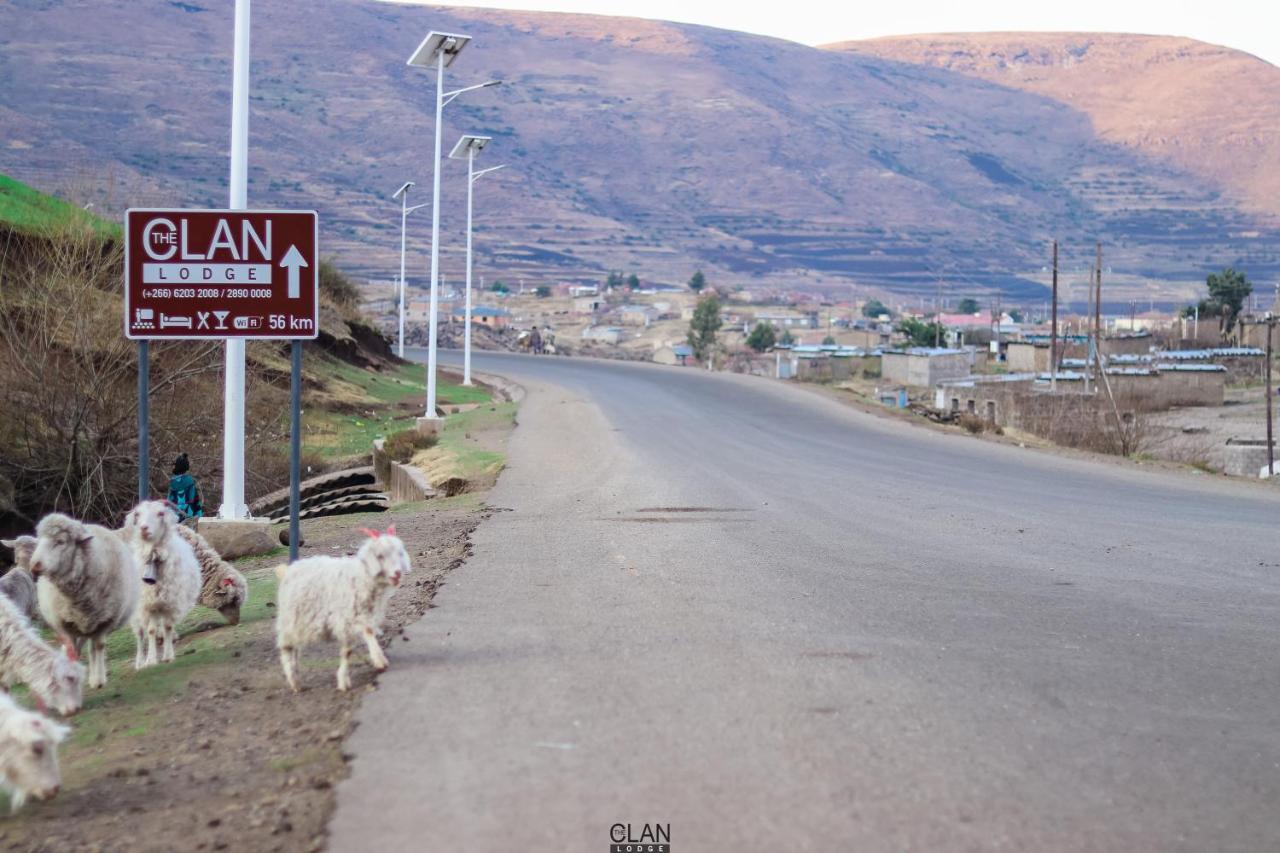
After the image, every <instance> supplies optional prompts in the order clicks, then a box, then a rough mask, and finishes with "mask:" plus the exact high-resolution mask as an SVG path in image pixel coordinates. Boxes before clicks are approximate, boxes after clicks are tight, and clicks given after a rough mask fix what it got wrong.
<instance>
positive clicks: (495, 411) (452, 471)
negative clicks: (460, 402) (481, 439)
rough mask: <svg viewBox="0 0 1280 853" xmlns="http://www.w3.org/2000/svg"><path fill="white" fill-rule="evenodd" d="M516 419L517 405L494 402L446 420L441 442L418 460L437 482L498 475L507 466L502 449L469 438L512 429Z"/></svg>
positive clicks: (418, 456)
mask: <svg viewBox="0 0 1280 853" xmlns="http://www.w3.org/2000/svg"><path fill="white" fill-rule="evenodd" d="M515 419H516V404H515V403H494V404H493V405H490V406H481V407H480V408H477V409H472V410H471V411H469V412H460V413H459V414H456V415H450V416H449V417H448V418H446V419H445V423H444V429H442V430H441V431H440V441H439V443H438V444H437V445H436V446H435V447H434V448H432V449H430V450H427V451H425V452H423V453H420V454H419V455H417V456H415V457H414V463H415V464H416V465H418V466H419V467H420V468H422V469H423V470H425V471H427V474H428V476H429V477H430V478H431V479H432V480H433V482H439V481H440V480H441V479H444V478H447V477H462V478H463V479H465V480H477V479H482V478H485V477H493V476H496V475H497V474H498V473H499V472H500V471H501V470H502V468H503V466H504V465H506V461H507V457H506V454H504V453H503V452H502V451H500V450H490V449H487V448H485V447H481V446H477V445H476V444H475V443H474V442H472V440H471V439H469V438H468V435H473V434H476V433H484V432H489V431H494V430H501V429H509V428H510V427H511V426H512V424H514V423H515Z"/></svg>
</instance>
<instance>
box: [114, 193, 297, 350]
mask: <svg viewBox="0 0 1280 853" xmlns="http://www.w3.org/2000/svg"><path fill="white" fill-rule="evenodd" d="M124 230H125V237H126V242H125V261H124V269H125V273H124V294H125V296H124V310H125V316H124V333H125V337H127V338H132V339H135V340H141V339H144V338H145V339H157V338H164V339H168V338H286V339H299V338H314V337H316V336H317V335H319V333H320V300H319V296H318V293H317V291H318V290H319V282H320V266H319V262H318V258H317V256H316V252H317V245H318V243H319V225H318V220H317V217H316V213H315V211H300V210H130V211H128V212H127V213H126V214H125V228H124Z"/></svg>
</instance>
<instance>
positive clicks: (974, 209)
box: [0, 0, 1280, 302]
mask: <svg viewBox="0 0 1280 853" xmlns="http://www.w3.org/2000/svg"><path fill="white" fill-rule="evenodd" d="M254 14H255V18H254V31H253V46H254V65H253V87H254V89H253V102H252V119H251V134H252V137H251V187H250V201H251V204H253V205H257V206H264V207H266V206H280V207H286V206H287V207H307V208H310V207H314V208H317V209H318V210H319V211H320V213H321V221H322V235H321V242H322V246H323V249H324V250H326V251H333V252H336V253H339V254H340V255H341V256H342V258H343V261H344V264H346V265H348V266H350V267H352V268H354V269H355V270H356V271H357V272H359V273H362V274H364V275H368V276H371V277H378V278H390V277H392V275H393V274H394V270H395V269H396V267H397V262H398V261H397V259H398V256H397V249H398V228H399V221H398V219H399V217H398V205H397V204H396V203H395V202H393V201H391V199H390V198H389V196H390V193H391V191H392V190H394V188H395V187H397V186H399V184H400V183H402V182H403V181H404V180H410V179H412V180H417V181H419V185H420V189H419V190H418V191H417V192H418V198H417V200H425V199H426V198H427V194H426V192H425V190H426V188H427V187H428V186H429V183H430V153H431V151H430V146H431V132H432V106H433V104H432V95H433V89H434V78H433V76H432V75H431V74H430V73H426V72H423V71H421V70H419V69H411V68H407V67H406V66H405V64H404V61H405V59H406V58H407V57H408V55H409V54H410V52H411V51H412V50H413V48H414V47H415V46H416V44H417V42H418V41H419V40H420V39H421V37H422V36H423V35H424V34H425V33H426V32H427V31H428V30H430V29H440V30H450V31H457V32H466V33H469V34H471V35H472V36H474V37H475V42H474V44H473V46H472V47H469V48H468V50H467V52H466V53H465V54H464V55H463V57H462V58H461V59H460V60H459V61H458V63H457V64H456V65H455V66H454V68H453V69H452V71H451V76H450V82H451V84H452V83H457V84H458V85H463V84H467V83H471V82H478V81H480V80H483V79H487V78H490V77H498V78H502V79H503V80H505V81H506V85H504V86H503V87H500V88H498V89H489V90H485V91H483V92H478V93H473V94H470V95H467V96H464V97H463V98H462V99H459V100H458V101H456V102H455V103H454V104H452V105H451V106H450V107H449V108H448V110H447V112H446V140H447V142H446V150H447V149H448V146H449V145H451V144H452V142H453V140H454V139H455V138H456V137H457V136H458V135H459V134H460V133H463V132H479V133H487V134H490V135H492V136H494V137H495V141H494V144H493V146H492V147H491V148H490V149H489V151H487V152H485V154H484V155H483V159H484V162H485V163H488V164H495V163H499V162H505V163H508V164H509V165H510V166H511V168H510V169H508V170H507V171H505V172H500V173H498V174H496V175H493V176H490V177H486V178H485V179H484V180H482V181H481V182H479V183H478V184H477V199H476V202H477V210H478V220H477V222H478V225H477V239H476V246H477V252H478V255H479V262H478V263H479V267H478V271H479V272H480V273H482V274H484V275H486V276H487V277H488V278H489V279H490V280H492V279H493V278H495V277H500V278H504V279H507V280H514V279H518V278H524V279H526V280H527V281H529V282H531V283H533V282H536V283H550V282H554V281H574V280H583V281H594V280H598V279H599V278H600V277H601V276H602V275H603V273H604V272H605V271H607V270H609V269H622V270H626V271H632V270H634V271H636V272H637V273H639V274H640V275H641V277H642V278H644V279H646V280H650V281H660V282H682V281H684V280H685V279H687V278H688V276H689V274H690V273H691V272H692V270H693V269H694V268H695V267H696V266H702V267H704V268H705V269H707V270H708V273H709V276H710V278H711V280H712V281H713V282H716V281H718V282H724V283H740V284H744V285H748V286H752V287H756V286H762V285H763V286H770V285H774V286H788V287H801V288H804V289H816V288H827V289H830V290H832V291H835V292H840V293H843V294H845V295H847V294H848V293H849V292H850V288H851V287H856V288H860V289H861V292H863V293H867V292H870V291H873V290H875V291H892V292H895V293H897V294H900V295H902V296H903V297H907V298H911V299H913V300H914V297H915V296H916V295H920V296H922V297H923V296H926V295H932V294H933V293H934V291H935V288H936V282H937V280H938V279H939V278H941V279H943V280H945V281H946V282H947V288H948V292H949V293H952V294H959V293H964V294H971V293H972V294H976V293H980V292H985V291H988V290H991V289H999V290H1001V291H1003V292H1004V293H1005V294H1006V296H1007V298H1010V299H1013V300H1015V301H1022V302H1039V301H1040V300H1041V299H1043V298H1044V296H1045V294H1044V283H1045V282H1046V281H1047V275H1046V274H1045V273H1044V272H1043V268H1044V266H1045V264H1046V263H1047V260H1048V248H1047V245H1048V241H1049V240H1050V239H1051V238H1052V237H1055V236H1056V237H1058V238H1059V239H1061V240H1062V241H1064V258H1065V266H1066V268H1067V269H1068V271H1069V275H1068V279H1067V280H1068V287H1071V286H1073V285H1072V282H1073V281H1075V280H1077V279H1078V280H1079V281H1080V282H1082V281H1083V273H1082V272H1081V270H1082V269H1083V266H1084V265H1085V264H1086V263H1089V262H1091V260H1092V255H1093V240H1094V239H1101V240H1103V241H1104V243H1105V244H1106V246H1107V254H1106V261H1107V265H1108V267H1109V273H1108V279H1107V281H1108V287H1109V293H1111V294H1113V295H1114V296H1115V297H1116V298H1120V297H1128V296H1135V297H1142V298H1146V297H1148V296H1150V297H1152V298H1157V297H1166V298H1175V297H1176V298H1185V297H1187V296H1189V295H1190V294H1191V292H1192V288H1193V286H1194V284H1195V282H1197V281H1202V280H1203V275H1204V274H1205V272H1206V271H1207V270H1209V269H1214V268H1219V267H1221V266H1224V265H1226V264H1230V263H1244V265H1245V266H1246V268H1247V269H1248V270H1249V271H1250V272H1251V274H1253V275H1254V276H1255V278H1265V277H1267V276H1270V275H1272V274H1274V273H1277V272H1280V259H1277V258H1276V257H1275V256H1274V255H1272V254H1267V252H1266V251H1263V250H1261V249H1260V248H1259V247H1270V246H1274V245H1275V240H1276V236H1277V234H1276V232H1275V231H1274V230H1272V226H1270V225H1269V224H1268V222H1267V221H1266V217H1265V216H1264V215H1262V214H1260V213H1259V212H1258V205H1257V204H1253V205H1252V207H1249V208H1248V209H1246V207H1245V206H1244V205H1243V204H1242V203H1239V202H1238V201H1237V198H1243V196H1239V195H1238V194H1237V196H1231V195H1228V194H1225V193H1224V191H1225V190H1229V189H1230V186H1229V184H1230V181H1229V180H1228V178H1227V177H1225V176H1224V175H1223V174H1220V173H1217V172H1214V171H1213V170H1212V169H1211V168H1208V167H1203V168H1201V167H1196V166H1195V164H1189V163H1188V162H1184V161H1183V160H1182V159H1178V158H1176V157H1175V158H1171V157H1166V156H1161V155H1159V154H1153V153H1152V152H1151V151H1149V150H1146V149H1144V148H1142V147H1135V146H1133V145H1129V144H1124V142H1123V140H1120V139H1113V138H1111V137H1109V136H1108V135H1107V131H1106V130H1105V128H1099V127H1098V126H1097V121H1096V119H1094V118H1092V117H1091V114H1090V112H1089V111H1088V110H1087V109H1085V108H1083V107H1082V106H1080V105H1078V104H1074V103H1071V102H1069V101H1067V100H1064V99H1062V98H1060V97H1055V96H1053V94H1045V93H1041V92H1035V91H1027V90H1025V89H1023V88H1019V87H1016V86H1013V85H1009V84H1001V85H997V84H995V83H992V82H990V81H988V80H986V79H980V77H978V76H975V75H974V74H972V73H969V72H967V71H963V70H962V71H957V70H954V69H951V68H938V67H933V66H932V65H930V64H928V63H918V62H915V61H914V60H912V61H907V60H908V59H909V58H908V57H903V58H894V57H890V56H881V55H875V54H873V53H871V52H867V51H864V50H861V49H859V50H854V51H844V50H822V49H816V48H810V47H805V46H802V45H798V44H793V43H789V42H784V41H778V40H773V39H768V38H762V37H758V36H749V35H744V34H740V33H733V32H727V31H722V30H715V29H708V28H703V27H694V26H684V25H675V24H664V23H656V22H649V21H637V20H629V19H617V18H597V17H584V16H571V15H558V14H542V13H520V12H499V11H491V10H484V11H480V10H467V9H453V8H450V9H439V8H431V7H420V6H407V5H392V4H382V3H376V2H370V0H318V2H312V3H307V4H301V3H264V4H258V5H257V6H256V7H255V9H254ZM230 39H231V8H230V4H225V3H218V4H214V3H211V2H208V0H172V1H171V0H10V2H9V3H7V4H5V5H3V6H0V80H2V81H4V84H5V85H3V86H0V124H3V125H4V126H5V127H6V138H5V142H4V144H3V147H0V170H5V171H9V172H10V173H12V174H15V175H16V176H18V177H19V178H23V179H27V180H34V181H36V182H38V183H39V184H41V185H43V186H47V187H54V188H56V187H60V186H61V187H66V186H67V184H68V182H78V183H79V184H80V186H81V188H82V191H83V193H84V194H85V197H86V198H94V199H96V200H97V203H98V204H99V206H100V208H104V207H105V208H108V209H115V208H121V207H124V206H126V205H129V204H135V205H136V204H144V203H147V204H155V203H164V204H175V205H189V206H197V205H210V206H218V205H221V204H223V203H224V200H225V195H226V189H225V187H226V171H227V164H226V153H225V152H226V148H227V124H228V112H229V87H230ZM1267 67H1268V68H1269V66H1267ZM1273 70H1274V69H1273ZM1228 94H1229V92H1225V91H1224V93H1223V98H1226V97H1227V95H1228ZM1205 138H1206V140H1208V139H1209V137H1208V136H1206V137H1205ZM1206 145H1208V142H1207V141H1206ZM1205 150H1206V157H1209V155H1211V154H1213V153H1214V152H1213V151H1212V150H1210V149H1208V148H1206V149H1205ZM1214 156H1216V155H1214ZM1224 156H1225V155H1224ZM459 165H460V164H458V163H448V164H447V167H446V169H445V172H444V178H445V186H444V191H445V210H444V216H443V221H444V228H445V240H444V241H443V246H444V250H445V254H444V271H445V274H446V275H447V276H448V278H449V279H450V280H451V281H455V282H456V281H457V280H458V279H459V278H460V277H461V274H462V255H461V252H460V251H459V248H460V247H461V245H462V240H461V234H460V228H461V225H462V222H463V217H462V214H461V210H462V208H461V204H462V199H463V197H464V193H465V179H464V178H463V170H462V169H460V168H459ZM104 187H106V189H104ZM74 194H75V193H72V195H74ZM425 213H426V211H423V212H422V213H418V214H415V217H414V219H412V220H411V222H412V223H413V230H412V232H411V239H412V240H413V245H414V247H415V253H414V256H413V261H412V265H411V273H410V275H411V278H413V279H416V280H417V281H419V282H421V281H422V280H423V279H425V260H426V257H425V253H426V248H427V247H426V236H427V234H428V227H429V220H428V218H427V217H426V216H425V215H424V214H425ZM1074 286H1076V287H1077V288H1078V289H1079V291H1080V294H1081V298H1082V294H1083V284H1082V283H1081V284H1077V285H1074Z"/></svg>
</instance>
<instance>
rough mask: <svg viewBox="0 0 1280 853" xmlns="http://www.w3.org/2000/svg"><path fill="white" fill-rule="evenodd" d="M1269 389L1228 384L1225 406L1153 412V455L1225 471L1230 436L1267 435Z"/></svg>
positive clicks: (1151, 451) (1261, 436)
mask: <svg viewBox="0 0 1280 853" xmlns="http://www.w3.org/2000/svg"><path fill="white" fill-rule="evenodd" d="M1265 395H1266V389H1265V388H1263V387H1262V386H1260V385H1257V386H1251V387H1248V388H1228V389H1227V393H1226V405H1225V406H1195V407H1186V408H1178V409H1171V410H1169V411H1167V412H1160V413H1158V414H1156V415H1152V416H1151V420H1152V436H1151V442H1150V450H1149V452H1150V453H1151V455H1153V456H1156V457H1157V458H1160V459H1168V460H1170V461H1172V462H1185V463H1187V464H1191V465H1199V466H1202V467H1204V468H1206V469H1208V470H1212V471H1221V470H1222V469H1223V468H1224V467H1226V454H1227V439H1229V438H1236V439H1241V438H1244V439H1257V440H1258V441H1265V440H1266V438H1267V405H1266V400H1265Z"/></svg>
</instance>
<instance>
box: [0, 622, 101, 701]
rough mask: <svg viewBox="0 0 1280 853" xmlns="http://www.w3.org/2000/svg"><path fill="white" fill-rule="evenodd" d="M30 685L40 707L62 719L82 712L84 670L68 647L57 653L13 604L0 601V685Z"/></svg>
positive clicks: (29, 687)
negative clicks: (47, 709) (60, 715)
mask: <svg viewBox="0 0 1280 853" xmlns="http://www.w3.org/2000/svg"><path fill="white" fill-rule="evenodd" d="M15 683H21V684H25V685H27V687H28V689H30V690H31V692H32V694H33V695H34V696H35V697H36V699H37V701H38V702H39V703H40V705H41V708H42V709H43V708H44V706H46V705H47V706H49V707H51V708H53V710H55V711H57V712H58V713H59V714H62V715H63V716H69V715H71V714H74V713H75V712H76V711H79V710H80V703H81V700H82V698H83V689H84V667H83V666H81V665H80V664H79V663H77V662H76V654H75V651H74V650H73V649H72V648H71V647H70V644H68V645H67V646H66V647H64V648H62V649H56V650H55V649H54V648H52V647H51V646H50V645H49V644H48V643H46V642H45V641H44V640H42V639H40V635H39V634H37V633H36V630H35V628H32V627H31V623H30V622H29V621H27V617H26V616H24V615H23V614H22V613H21V612H19V610H18V608H17V607H15V606H14V604H13V602H11V601H9V600H8V599H7V598H3V597H0V685H3V686H4V688H5V690H8V689H9V687H11V686H12V685H13V684H15Z"/></svg>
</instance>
